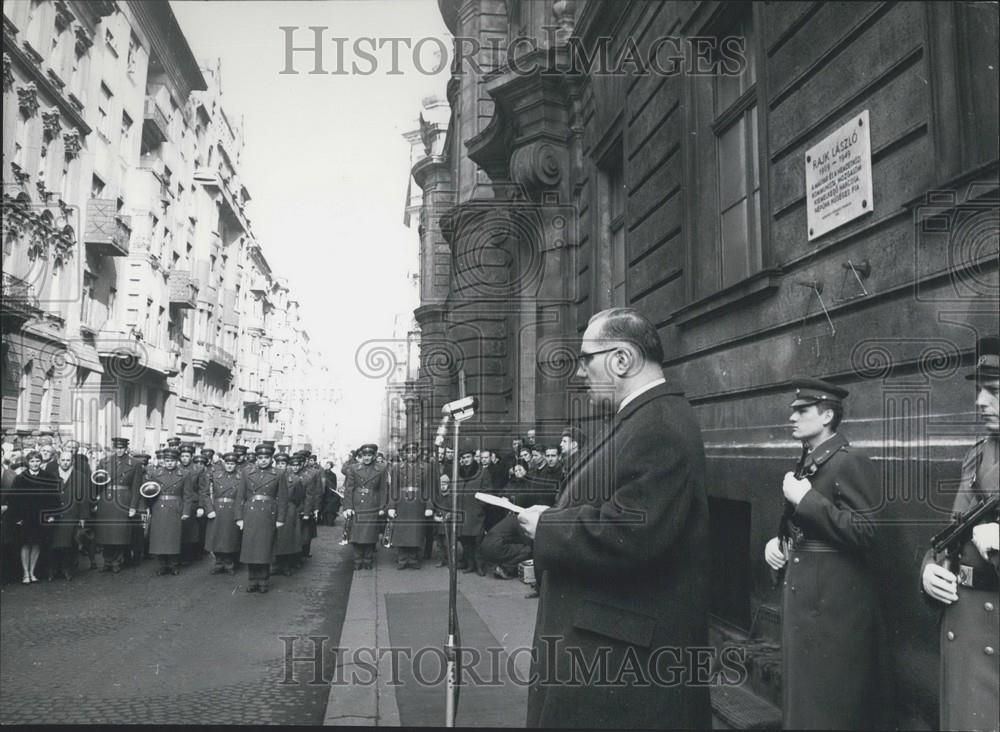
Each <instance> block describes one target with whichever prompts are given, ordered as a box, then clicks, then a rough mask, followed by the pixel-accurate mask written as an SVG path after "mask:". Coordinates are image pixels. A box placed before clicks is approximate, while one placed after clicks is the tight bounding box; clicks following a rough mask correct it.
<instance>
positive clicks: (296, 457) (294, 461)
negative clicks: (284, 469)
mask: <svg viewBox="0 0 1000 732" xmlns="http://www.w3.org/2000/svg"><path fill="white" fill-rule="evenodd" d="M305 461H306V457H305V455H302V454H301V453H298V452H297V453H294V454H293V455H291V456H290V457H289V458H288V464H289V465H302V463H304V462H305Z"/></svg>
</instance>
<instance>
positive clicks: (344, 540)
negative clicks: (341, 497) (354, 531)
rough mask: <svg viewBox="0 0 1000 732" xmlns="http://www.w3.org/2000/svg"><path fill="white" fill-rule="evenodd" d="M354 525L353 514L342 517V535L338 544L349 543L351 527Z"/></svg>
mask: <svg viewBox="0 0 1000 732" xmlns="http://www.w3.org/2000/svg"><path fill="white" fill-rule="evenodd" d="M353 526H354V515H353V514H352V515H350V516H347V517H346V518H345V519H344V535H343V536H342V537H341V539H340V545H341V546H343V545H344V544H349V543H350V541H351V527H353Z"/></svg>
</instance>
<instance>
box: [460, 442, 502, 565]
mask: <svg viewBox="0 0 1000 732" xmlns="http://www.w3.org/2000/svg"><path fill="white" fill-rule="evenodd" d="M482 453H483V454H484V459H483V461H482V462H479V461H477V460H476V449H475V448H474V447H472V446H471V445H466V446H464V447H463V448H461V450H460V451H459V455H458V485H456V486H454V489H455V491H456V492H457V493H458V541H459V543H460V544H461V545H462V560H461V562H460V563H459V569H463V570H465V572H466V573H472V572H477V573H478V574H479V575H480V576H481V577H484V576H486V568H485V566H484V565H483V563H482V560H481V558H480V557H479V545H480V543H481V542H482V540H483V534H484V533H485V524H486V504H485V503H483V502H482V501H480V500H479V499H477V498H476V497H475V494H476V493H492V492H493V482H492V480H491V479H490V474H489V470H488V469H487V468H486V467H484V466H483V463H487V464H488V462H489V451H488V450H484V451H482Z"/></svg>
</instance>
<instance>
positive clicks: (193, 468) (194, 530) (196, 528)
mask: <svg viewBox="0 0 1000 732" xmlns="http://www.w3.org/2000/svg"><path fill="white" fill-rule="evenodd" d="M180 467H181V468H183V469H184V470H186V471H187V472H188V473H189V474H190V475H191V490H192V492H193V493H194V499H195V503H194V508H201V507H202V505H201V495H202V492H203V491H204V490H207V489H208V488H207V481H208V473H207V470H206V468H205V466H204V465H198V464H197V463H190V464H189V465H182V466H180ZM192 510H193V509H192ZM181 541H182V542H183V543H184V544H200V543H201V541H202V538H201V526H200V524H199V522H198V519H197V518H196V517H195V515H194V513H192V514H191V520H190V521H185V522H184V526H183V527H182V531H181Z"/></svg>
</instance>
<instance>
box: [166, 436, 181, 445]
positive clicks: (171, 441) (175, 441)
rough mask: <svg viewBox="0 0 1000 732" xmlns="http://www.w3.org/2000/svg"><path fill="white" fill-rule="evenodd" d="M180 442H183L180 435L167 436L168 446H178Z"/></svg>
mask: <svg viewBox="0 0 1000 732" xmlns="http://www.w3.org/2000/svg"><path fill="white" fill-rule="evenodd" d="M180 444H181V438H180V437H168V438H167V447H178V446H179V445H180Z"/></svg>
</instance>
